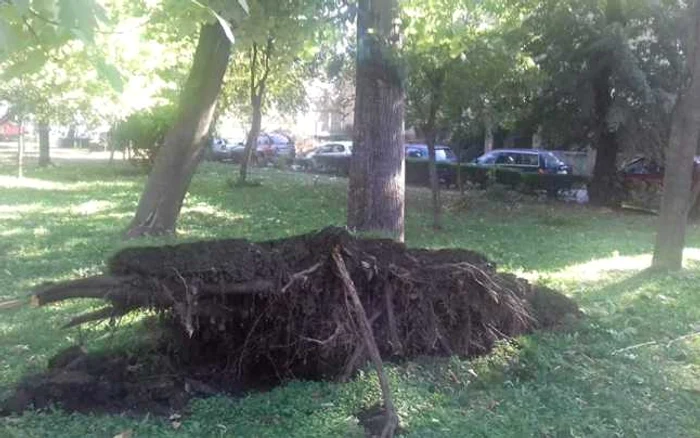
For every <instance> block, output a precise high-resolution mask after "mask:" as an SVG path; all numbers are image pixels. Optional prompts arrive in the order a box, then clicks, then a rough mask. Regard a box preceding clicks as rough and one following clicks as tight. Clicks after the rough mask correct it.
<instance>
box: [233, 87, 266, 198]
mask: <svg viewBox="0 0 700 438" xmlns="http://www.w3.org/2000/svg"><path fill="white" fill-rule="evenodd" d="M261 100H262V99H261V96H253V98H252V99H251V105H252V108H253V117H252V123H251V125H250V132H248V139H247V140H246V143H245V149H244V150H243V160H242V162H241V170H240V174H239V175H238V183H239V184H244V183H245V182H246V178H247V177H248V166H249V165H250V161H251V160H252V159H253V154H255V153H257V146H258V136H259V135H260V127H261V126H262V102H261Z"/></svg>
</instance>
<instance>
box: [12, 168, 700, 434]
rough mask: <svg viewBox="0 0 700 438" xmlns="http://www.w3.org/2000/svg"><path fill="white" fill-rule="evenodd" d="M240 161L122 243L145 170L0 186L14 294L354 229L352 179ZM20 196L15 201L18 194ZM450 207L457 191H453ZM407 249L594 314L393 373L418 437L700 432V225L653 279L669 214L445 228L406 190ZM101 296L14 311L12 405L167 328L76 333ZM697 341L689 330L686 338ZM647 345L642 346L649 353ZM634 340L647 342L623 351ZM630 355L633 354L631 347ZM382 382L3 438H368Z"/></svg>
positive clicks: (472, 211)
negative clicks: (45, 372)
mask: <svg viewBox="0 0 700 438" xmlns="http://www.w3.org/2000/svg"><path fill="white" fill-rule="evenodd" d="M235 169H236V168H234V167H232V166H230V165H227V164H222V163H203V164H202V165H201V166H200V168H199V170H198V172H197V175H196V176H195V178H194V180H193V183H192V186H191V188H190V193H189V194H188V197H187V200H186V202H185V205H184V207H183V210H182V215H181V218H180V222H179V230H180V231H181V232H180V234H179V235H178V236H174V237H173V236H171V237H161V238H146V239H142V240H137V241H130V242H123V241H121V240H120V237H121V233H122V231H123V230H124V228H125V227H126V226H127V224H128V219H129V218H130V217H131V216H132V215H133V212H134V210H135V208H136V203H137V201H138V196H139V194H140V191H141V189H142V187H143V182H144V178H145V176H144V175H143V174H142V173H139V172H137V171H136V170H135V169H133V168H132V167H131V166H129V165H128V164H125V163H114V164H113V165H112V166H108V165H107V164H105V163H97V162H92V163H80V164H79V165H78V164H65V165H59V166H57V167H53V168H49V169H43V170H39V169H36V168H35V169H28V174H29V176H30V177H31V178H25V179H24V180H23V181H22V182H20V181H19V180H17V179H16V178H15V177H13V176H12V175H11V171H12V169H11V168H8V170H7V172H6V173H7V174H8V175H6V176H0V191H1V192H2V195H0V219H2V220H0V236H2V239H0V284H2V285H3V287H2V288H0V300H5V299H7V300H10V299H16V298H23V297H26V296H27V293H28V292H29V291H30V288H31V287H33V286H35V285H37V284H39V283H41V282H44V281H60V280H65V279H75V278H79V277H84V276H87V275H92V274H98V273H101V272H104V271H105V262H106V260H108V259H109V257H110V256H111V255H112V254H114V253H115V252H116V251H118V250H119V249H121V248H124V247H129V246H134V245H136V246H141V245H162V244H175V243H179V242H183V241H186V240H199V239H204V238H207V239H210V238H232V237H234V238H249V239H253V240H264V239H270V238H277V237H283V236H289V235H293V234H298V233H301V232H308V231H311V230H314V229H318V228H321V227H324V226H327V225H329V224H338V225H342V224H343V223H344V221H345V206H346V190H347V180H346V179H343V178H328V177H324V176H317V175H310V174H303V173H289V172H283V171H279V170H276V169H267V168H265V169H258V168H256V169H254V172H253V178H254V179H256V180H260V181H262V183H263V184H262V186H260V187H256V188H244V189H232V188H230V187H229V186H228V185H227V184H226V180H227V178H230V177H231V175H233V174H234V173H235ZM3 189H8V190H3ZM445 196H446V197H449V196H457V195H456V194H454V193H446V195H445ZM406 205H407V223H406V227H407V237H408V241H407V244H408V245H410V246H412V247H429V248H468V249H474V250H477V251H480V252H483V253H484V254H485V255H487V256H488V257H489V258H491V259H492V260H494V261H495V262H496V263H497V264H498V265H499V266H500V267H501V269H503V270H510V271H511V272H516V273H518V274H520V273H523V274H526V276H527V277H528V278H530V279H532V280H535V281H538V282H541V283H543V284H545V285H548V286H552V287H555V288H557V289H559V290H562V291H563V292H564V293H566V294H567V295H569V296H571V297H573V298H574V299H575V300H576V301H577V302H578V303H579V304H580V305H581V306H582V308H583V309H584V310H585V311H586V315H585V317H584V318H583V319H582V320H581V321H580V322H579V323H577V324H576V325H574V326H573V327H571V328H569V329H568V330H562V331H561V332H554V333H534V334H532V335H528V336H523V337H520V338H518V339H515V340H513V341H512V342H507V343H503V345H500V346H499V348H498V349H497V350H496V351H494V352H493V353H492V354H490V355H488V356H485V357H482V358H478V359H471V360H467V359H463V358H445V359H437V360H436V359H430V360H415V361H408V362H405V363H401V364H387V372H388V373H389V375H390V378H391V380H392V386H393V388H392V389H393V391H394V394H395V397H396V405H397V407H398V409H399V411H400V413H401V415H402V423H403V425H404V426H405V427H407V436H409V437H421V438H422V437H445V438H448V437H449V438H452V437H462V436H474V437H527V436H538V437H555V436H556V437H559V436H561V437H569V436H580V437H584V436H585V437H589V436H590V437H610V436H640V437H650V438H655V437H692V436H700V435H699V434H698V433H697V431H698V430H700V415H698V412H700V366H698V364H700V336H695V337H693V336H687V335H688V334H692V333H695V332H698V331H700V294H698V293H697V289H698V284H700V282H699V280H700V228H698V226H697V225H693V226H691V227H690V229H689V233H688V246H689V247H690V248H688V249H687V250H686V254H685V255H686V264H687V266H688V269H687V270H686V271H684V272H682V273H678V274H670V275H662V274H649V273H647V272H644V269H645V268H646V267H648V265H649V263H650V260H651V259H650V257H651V256H650V252H651V250H652V248H653V237H654V227H655V224H656V221H655V219H654V218H651V217H647V216H638V215H627V214H620V213H616V212H612V211H608V210H598V209H594V208H584V207H580V206H569V205H563V204H560V203H537V202H532V203H523V204H522V205H520V204H519V205H510V204H508V205H506V204H505V203H503V202H497V201H492V200H488V199H482V198H480V197H475V198H474V204H473V205H471V206H470V208H469V209H468V211H466V212H465V211H462V210H456V209H455V210H449V209H447V210H446V211H445V230H443V231H441V232H435V231H434V230H432V229H431V228H430V196H429V191H427V190H426V189H423V188H415V187H409V188H408V190H407V200H406ZM98 307H99V304H97V303H95V302H94V301H89V300H77V301H74V302H71V303H64V304H58V305H52V306H48V307H46V308H39V309H29V308H22V309H17V310H13V311H7V312H3V313H0V334H2V336H1V337H0V397H1V396H2V392H3V391H5V390H7V388H8V387H9V386H10V385H12V384H13V383H14V382H16V381H17V380H18V379H20V378H21V376H22V375H24V374H25V373H28V372H37V371H40V370H42V369H44V368H45V367H46V363H47V361H48V358H49V357H51V356H52V355H53V354H55V353H56V352H57V351H60V350H61V349H62V348H65V347H67V346H69V345H73V344H76V343H79V344H84V345H86V346H87V347H88V348H89V349H91V350H100V349H104V348H130V347H132V346H133V345H135V344H137V343H138V342H141V341H143V340H144V339H145V340H146V342H150V341H149V340H151V339H153V338H155V337H156V336H157V333H156V332H155V331H154V330H152V326H151V325H149V324H148V322H149V316H150V315H149V314H148V313H134V314H131V315H129V316H127V317H126V318H124V319H122V320H121V321H120V324H119V326H118V329H117V330H115V328H114V327H113V326H111V325H110V324H109V323H100V324H94V325H90V326H88V327H84V328H81V329H77V328H74V329H70V330H60V329H59V327H61V326H62V325H63V324H65V323H66V322H68V321H69V320H70V319H71V318H72V317H73V316H75V315H76V314H79V313H82V312H85V311H90V310H95V309H96V308H98ZM684 336H686V337H684ZM638 344H643V345H642V346H641V347H636V346H637V345H638ZM629 347H634V348H632V349H628V350H625V349H627V348H629ZM620 350H623V351H622V352H621V353H616V354H613V353H615V352H616V351H620ZM378 399H379V392H378V387H377V382H376V377H375V374H374V373H373V372H372V371H371V369H369V368H368V369H367V370H365V371H363V372H361V373H359V375H358V376H356V377H355V378H354V379H351V381H350V382H347V383H342V384H340V383H329V382H297V381H291V382H288V383H287V384H285V385H283V386H281V387H278V388H275V389H274V390H272V391H268V392H260V393H252V394H249V395H247V396H245V397H242V398H231V397H224V396H219V397H212V398H207V399H201V400H196V401H194V402H193V403H192V404H191V405H190V406H189V407H188V409H187V412H186V413H184V412H183V419H182V421H181V423H182V424H181V426H180V428H179V429H177V430H175V429H173V427H172V426H171V425H170V423H168V422H164V421H162V420H160V419H154V418H152V417H149V418H140V419H133V418H127V417H121V416H116V415H115V416H110V415H81V414H66V413H63V412H61V411H60V410H51V411H47V412H28V413H26V414H24V415H23V416H20V417H10V418H7V419H0V436H2V437H4V436H17V437H25V436H30V437H44V436H52V437H65V438H68V437H71V438H72V437H76V436H105V437H110V436H115V435H117V434H118V433H120V432H121V431H124V430H127V429H130V430H133V432H134V436H138V437H141V436H144V437H146V436H160V437H166V438H171V437H172V438H174V437H195V436H196V437H199V436H202V437H208V436H212V437H215V436H216V437H218V436H237V437H263V436H265V437H277V436H286V437H290V438H292V437H304V438H306V437H331V436H347V437H355V436H356V437H361V436H363V431H362V429H361V428H360V427H359V426H358V424H357V419H356V417H355V414H356V413H357V411H358V410H359V409H361V408H364V407H367V406H369V405H371V404H373V403H375V402H376V401H377V400H378Z"/></svg>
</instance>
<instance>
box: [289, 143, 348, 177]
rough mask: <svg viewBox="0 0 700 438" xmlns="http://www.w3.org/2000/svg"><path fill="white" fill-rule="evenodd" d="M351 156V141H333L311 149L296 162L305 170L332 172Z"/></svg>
mask: <svg viewBox="0 0 700 438" xmlns="http://www.w3.org/2000/svg"><path fill="white" fill-rule="evenodd" d="M351 155H352V142H351V141H334V142H330V143H325V144H322V145H321V146H319V147H317V148H314V149H312V150H311V151H309V152H307V153H306V154H305V155H304V156H302V157H300V159H299V160H298V161H297V162H298V163H299V165H300V166H301V167H302V168H304V169H306V170H333V169H331V168H335V167H337V165H338V164H340V162H342V161H347V159H348V158H349V157H350V156H351Z"/></svg>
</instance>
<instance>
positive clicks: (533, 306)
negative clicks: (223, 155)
mask: <svg viewBox="0 0 700 438" xmlns="http://www.w3.org/2000/svg"><path fill="white" fill-rule="evenodd" d="M108 267H109V268H108V272H107V273H105V274H104V275H100V276H95V277H89V278H83V279H79V280H74V281H68V282H64V283H58V284H47V285H43V286H40V287H39V288H38V289H37V290H36V291H35V292H34V294H33V295H32V297H31V299H32V302H33V304H34V305H39V306H43V305H48V304H51V303H56V302H61V301H64V300H69V299H75V298H95V299H101V300H103V301H105V302H106V303H107V305H106V306H105V307H103V308H101V309H99V310H96V311H93V312H90V313H87V314H81V315H76V316H75V317H74V318H73V319H72V320H71V321H69V322H67V324H66V326H76V325H81V324H85V323H87V322H90V321H99V320H109V319H111V320H114V319H117V318H119V317H121V316H123V315H126V314H128V313H130V312H133V311H137V310H148V311H154V312H156V313H157V314H160V315H161V317H162V321H164V323H165V324H164V327H165V328H166V329H167V330H165V331H166V332H167V333H169V337H168V338H167V339H168V341H167V342H166V343H165V346H164V347H163V348H162V350H161V353H160V354H161V357H162V356H165V357H166V359H162V360H160V361H159V360H157V358H154V357H145V355H137V359H135V360H136V361H137V363H134V362H133V360H132V362H128V363H122V364H121V365H120V367H121V368H119V369H118V370H115V369H108V368H106V367H107V366H108V364H109V363H111V362H110V360H106V359H100V360H96V359H93V360H92V361H91V359H90V358H89V357H86V356H84V355H80V354H79V355H77V356H68V358H66V357H59V358H55V359H54V360H52V361H51V362H50V363H53V365H54V366H53V368H52V369H51V370H50V371H49V372H48V373H47V375H45V376H43V377H41V378H39V379H38V380H37V379H34V380H29V381H26V382H25V383H24V384H23V385H20V389H19V390H18V392H17V395H16V396H15V397H14V398H13V399H12V400H11V403H10V404H8V405H6V409H8V410H9V409H14V410H19V409H23V408H25V407H26V406H28V405H34V406H44V405H47V404H49V403H52V402H53V403H56V402H57V403H59V404H62V405H63V406H64V408H66V409H79V408H80V407H81V406H86V407H87V408H88V409H92V410H94V409H99V408H100V406H101V405H104V404H105V403H111V404H112V405H115V404H117V406H119V405H118V403H119V402H120V400H121V401H124V400H127V401H128V402H129V404H127V403H126V402H124V405H125V406H131V408H132V409H133V406H138V405H139V404H138V401H139V400H141V401H143V399H144V398H146V399H148V398H149V397H150V398H153V399H155V398H158V399H159V400H162V399H165V400H166V404H167V403H168V402H170V400H171V399H172V398H170V396H168V395H163V388H174V387H176V386H177V384H176V383H174V382H182V381H184V382H189V383H187V384H188V385H189V388H194V387H195V386H197V387H200V388H214V389H215V390H217V389H218V390H225V388H227V387H230V386H231V382H239V383H241V384H246V385H251V384H252V385H254V384H255V383H259V382H267V384H269V383H275V382H279V381H281V380H285V379H289V378H305V379H320V378H323V379H344V378H348V377H350V376H351V375H352V374H353V373H354V372H355V371H356V370H358V369H359V368H361V367H362V366H364V364H365V363H366V362H367V361H368V360H371V361H372V362H373V363H374V364H375V365H376V366H377V368H378V370H379V375H380V378H381V382H382V389H383V392H384V394H385V395H386V396H385V400H384V404H385V406H386V408H387V410H390V407H391V405H390V398H389V397H390V395H389V391H388V383H387V381H386V380H385V379H383V378H382V376H383V372H382V370H381V364H382V359H393V358H405V359H410V358H414V357H417V356H421V355H438V356H451V355H458V356H462V357H467V356H473V355H477V354H483V353H486V352H488V351H489V350H490V349H491V348H492V346H493V345H494V343H495V342H497V341H498V340H504V339H510V338H512V337H514V336H517V335H520V334H522V333H526V332H528V331H530V330H532V329H535V328H548V327H552V326H554V325H557V324H559V323H561V322H562V318H563V316H564V315H566V314H576V313H577V309H576V306H575V304H573V303H572V302H571V301H570V300H568V299H567V298H565V297H564V296H562V295H560V294H558V293H556V292H554V291H552V290H549V289H546V288H543V287H538V286H533V285H530V284H528V282H526V281H525V280H522V279H518V278H516V277H515V276H513V275H509V274H499V273H497V272H496V269H495V268H494V266H493V265H492V264H490V263H489V262H488V260H486V259H485V258H484V257H483V256H482V255H480V254H478V253H474V252H470V251H467V250H456V249H453V250H438V251H428V250H422V249H409V248H407V247H406V246H404V245H403V244H401V243H397V242H394V241H391V240H386V239H357V238H355V237H353V236H352V235H350V234H349V233H348V232H347V231H346V230H344V229H339V228H328V229H325V230H323V231H320V232H317V233H311V234H307V235H301V236H296V237H292V238H287V239H282V240H276V241H268V242H260V243H253V242H250V241H247V240H218V241H211V242H196V243H186V244H180V245H177V246H166V247H159V248H158V247H153V248H129V249H125V250H122V251H121V252H119V253H117V254H116V255H115V256H114V257H113V258H112V259H111V260H110V261H109V263H108ZM150 351H151V354H152V356H153V355H154V351H153V350H150ZM156 363H157V364H164V363H165V364H166V365H162V366H167V367H168V369H169V372H168V373H165V374H163V373H162V368H158V366H159V365H155V366H156V368H155V369H153V368H149V364H151V365H150V366H151V367H153V366H154V365H152V364H156ZM89 364H92V365H89ZM90 366H93V367H95V368H90ZM127 366H128V367H129V369H131V370H136V369H142V368H143V369H144V371H143V372H144V373H145V375H146V376H148V379H150V380H148V379H144V378H139V377H138V375H135V374H133V373H132V372H130V371H124V369H123V368H125V367H127ZM94 370H96V371H94ZM149 370H150V371H149ZM114 376H117V378H116V380H119V379H122V380H123V381H114V380H115V379H114V378H113V377H114ZM154 376H158V379H155V380H154V379H153V377H154ZM169 376H170V377H169ZM193 376H194V377H193ZM141 377H143V375H142V376H141ZM168 378H169V379H171V380H167V379H168ZM193 378H194V379H196V381H197V382H201V383H197V385H195V383H194V380H193ZM110 379H111V380H110ZM188 379H189V380H188ZM164 380H165V381H164ZM206 391H210V392H211V390H205V391H202V392H205V393H206ZM8 406H9V407H8ZM387 424H388V423H387ZM390 426H392V427H393V426H395V423H393V424H391V425H390ZM387 436H389V435H387Z"/></svg>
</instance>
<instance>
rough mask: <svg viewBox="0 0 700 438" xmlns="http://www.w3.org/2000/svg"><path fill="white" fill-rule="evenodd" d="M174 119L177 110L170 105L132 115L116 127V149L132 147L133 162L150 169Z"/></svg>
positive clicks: (114, 136)
mask: <svg viewBox="0 0 700 438" xmlns="http://www.w3.org/2000/svg"><path fill="white" fill-rule="evenodd" d="M174 119H175V108H174V107H173V106H170V105H166V106H159V107H155V108H149V109H147V110H141V111H137V112H135V113H132V114H131V115H129V116H128V117H127V118H126V119H124V120H123V121H121V122H119V123H117V124H116V125H115V127H114V130H113V132H112V138H113V141H114V146H115V149H117V150H126V149H127V148H129V147H130V148H131V149H132V151H133V155H132V157H131V162H132V163H134V164H136V165H139V166H145V167H147V168H149V169H150V168H151V167H152V166H153V162H154V161H155V157H156V154H157V153H158V150H159V149H160V147H161V146H162V145H163V142H164V141H165V135H166V134H167V132H168V129H169V128H170V126H171V125H172V124H173V122H174Z"/></svg>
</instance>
